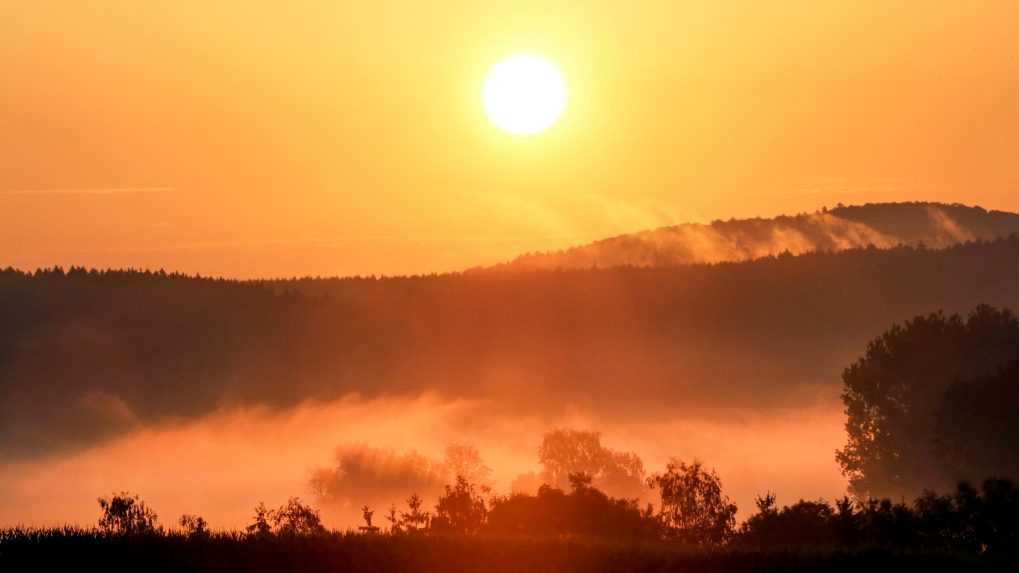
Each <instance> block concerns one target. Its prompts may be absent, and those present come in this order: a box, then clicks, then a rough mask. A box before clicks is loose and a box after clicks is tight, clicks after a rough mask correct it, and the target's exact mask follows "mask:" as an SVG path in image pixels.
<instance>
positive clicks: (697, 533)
mask: <svg viewBox="0 0 1019 573" xmlns="http://www.w3.org/2000/svg"><path fill="white" fill-rule="evenodd" d="M648 486H649V487H651V489H657V490H658V492H659V495H660V499H661V503H660V507H659V513H658V517H659V519H660V520H661V522H662V525H663V526H664V528H665V532H666V534H667V535H668V536H669V537H671V538H673V539H676V540H678V541H681V542H683V543H687V544H690V545H718V544H721V543H724V542H725V541H727V540H728V539H729V538H730V537H731V536H732V534H733V533H734V532H735V528H736V504H734V503H732V502H731V501H730V500H729V498H728V497H726V496H725V495H724V494H723V493H722V482H721V480H720V479H719V478H718V475H717V474H716V473H715V472H714V471H711V472H708V471H705V470H704V468H703V465H702V464H701V462H699V461H694V462H693V463H692V464H686V463H684V462H682V461H680V460H677V459H675V458H673V459H672V460H670V461H669V463H668V465H667V466H666V471H665V472H664V473H660V474H654V475H652V476H651V477H649V478H648Z"/></svg>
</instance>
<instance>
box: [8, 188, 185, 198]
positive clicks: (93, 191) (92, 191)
mask: <svg viewBox="0 0 1019 573" xmlns="http://www.w3.org/2000/svg"><path fill="white" fill-rule="evenodd" d="M174 190H175V188H173V187H92V188H79V189H8V190H6V191H0V194H2V195H40V196H42V195H120V194H125V193H166V192H170V191H174Z"/></svg>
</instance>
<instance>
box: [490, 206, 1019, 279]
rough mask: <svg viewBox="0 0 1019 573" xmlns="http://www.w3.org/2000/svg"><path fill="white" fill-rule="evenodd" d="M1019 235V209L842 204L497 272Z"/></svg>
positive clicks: (675, 229)
mask: <svg viewBox="0 0 1019 573" xmlns="http://www.w3.org/2000/svg"><path fill="white" fill-rule="evenodd" d="M1013 233H1019V214H1017V213H1010V212H1005V211H988V210H986V209H984V208H982V207H978V206H967V205H960V204H946V203H929V202H911V203H867V204H864V205H858V206H843V205H841V204H840V205H839V206H838V207H835V208H834V209H827V208H825V209H822V210H821V211H817V212H814V213H804V214H799V215H792V216H788V215H783V216H779V217H775V218H772V219H762V218H754V219H730V220H728V221H713V222H712V223H710V224H707V225H704V224H699V223H686V224H682V225H674V226H670V227H662V228H659V229H653V230H648V231H642V232H638V233H631V234H627V235H620V236H617V237H611V238H608V239H603V240H600V241H595V242H593V243H589V244H587V245H581V246H577V247H571V248H568V249H564V250H561V251H552V252H546V253H528V254H525V255H522V256H520V257H517V258H516V259H514V260H512V261H509V262H507V263H502V264H498V265H495V266H492V267H487V268H485V269H475V270H496V271H522V270H552V269H583V268H593V267H598V268H607V267H619V266H634V267H667V266H676V265H686V264H696V263H718V262H728V261H744V260H752V259H756V258H760V257H765V256H769V255H778V254H781V253H783V252H786V251H788V252H790V253H792V254H794V255H798V254H802V253H806V252H811V251H841V250H846V249H853V248H864V247H869V246H875V247H878V248H882V249H888V248H892V247H895V246H899V245H914V246H915V245H919V244H923V245H926V246H928V247H932V248H944V247H949V246H952V245H956V244H959V243H964V242H967V241H975V240H991V239H995V238H999V237H1006V236H1008V235H1011V234H1013Z"/></svg>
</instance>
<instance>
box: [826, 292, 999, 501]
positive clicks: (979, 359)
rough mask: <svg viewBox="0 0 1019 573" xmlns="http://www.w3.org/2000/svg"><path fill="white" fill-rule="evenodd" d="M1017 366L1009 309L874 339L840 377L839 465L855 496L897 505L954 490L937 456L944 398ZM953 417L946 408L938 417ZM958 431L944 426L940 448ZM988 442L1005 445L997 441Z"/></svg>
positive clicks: (920, 320) (934, 319)
mask: <svg viewBox="0 0 1019 573" xmlns="http://www.w3.org/2000/svg"><path fill="white" fill-rule="evenodd" d="M1015 360H1019V321H1017V320H1016V318H1015V316H1014V315H1013V314H1012V313H1011V312H1010V311H1008V310H998V309H995V308H992V307H989V306H985V305H984V306H979V307H977V309H976V310H974V311H973V312H972V313H971V314H970V315H969V317H968V318H967V319H966V320H963V319H962V318H961V317H960V316H959V315H951V316H945V315H944V314H942V313H937V314H931V315H928V316H919V317H916V318H914V319H913V320H910V321H908V322H906V323H905V325H898V324H896V325H893V326H892V328H891V329H889V330H888V331H887V332H885V333H884V334H882V335H881V336H880V337H878V338H876V339H874V340H873V341H871V342H870V344H869V345H868V346H867V351H866V354H865V355H864V357H863V358H861V359H860V360H858V361H856V362H855V363H853V364H852V365H850V366H849V367H848V368H847V369H846V370H845V371H844V372H843V374H842V380H843V383H844V390H843V394H842V400H843V403H844V404H845V411H846V415H847V419H846V433H847V435H848V441H847V443H846V446H845V447H844V448H842V449H841V450H839V451H838V452H837V453H836V459H837V461H838V463H839V465H840V466H841V467H842V471H843V473H844V474H845V475H846V477H848V478H849V483H850V490H851V491H852V492H853V494H854V495H856V496H857V497H858V498H860V499H864V498H868V497H875V496H889V497H892V498H895V499H900V498H903V497H912V496H913V495H916V494H918V493H920V491H922V490H924V489H927V488H939V487H948V486H950V485H951V484H953V483H954V481H955V479H956V477H957V476H953V475H952V472H951V471H950V470H948V469H947V468H946V466H945V456H944V455H942V453H941V452H939V450H938V443H939V431H938V428H937V417H938V416H937V414H938V411H939V409H940V407H941V405H942V404H943V403H944V398H945V395H946V392H947V391H948V390H949V388H950V386H952V385H953V384H960V385H964V386H960V388H959V389H958V393H960V394H963V395H965V394H967V393H968V392H969V391H970V386H971V384H970V381H972V380H974V379H978V378H980V377H983V376H987V375H988V374H990V373H993V372H995V371H996V370H998V369H999V368H1001V367H1002V366H1004V365H1007V364H1009V363H1011V362H1013V361H1015ZM989 411H990V410H989ZM955 414H956V412H953V411H952V410H951V408H949V411H947V412H943V413H942V417H943V418H944V419H951V417H952V416H953V415H955ZM960 415H962V416H964V417H965V416H967V415H969V414H960ZM977 415H979V414H977ZM956 431H957V430H956V429H955V428H953V427H951V425H950V424H943V425H942V428H941V432H940V441H941V443H942V444H948V445H950V446H951V445H952V444H953V440H955V439H956V438H959V437H961V436H960V435H959V434H957V433H956ZM976 431H977V433H978V434H979V433H980V430H979V429H977V430H976ZM985 437H986V439H988V440H991V441H998V442H997V443H999V444H1005V441H1004V440H1003V439H1002V437H1001V436H985ZM963 439H965V438H963ZM985 446H986V445H985V444H981V443H968V444H965V445H964V448H984V447H985ZM1006 447H1010V446H1006ZM958 450H959V448H956V447H954V446H952V447H951V448H950V450H949V451H950V452H957V451H958ZM951 455H955V454H951ZM983 477H986V476H980V479H982V478H983Z"/></svg>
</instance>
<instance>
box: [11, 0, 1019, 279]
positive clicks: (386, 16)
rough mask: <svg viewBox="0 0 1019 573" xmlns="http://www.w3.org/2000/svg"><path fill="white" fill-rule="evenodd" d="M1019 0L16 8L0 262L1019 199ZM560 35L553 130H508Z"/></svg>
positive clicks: (538, 234) (487, 251) (349, 245)
mask: <svg viewBox="0 0 1019 573" xmlns="http://www.w3.org/2000/svg"><path fill="white" fill-rule="evenodd" d="M1017 29H1019V3H1016V2H1014V1H1010V0H1002V1H990V0H988V1H973V0H969V1H936V0H929V1H924V2H915V1H906V0H902V1H896V0H880V1H878V0H872V1H868V0H860V1H855V2H848V1H840V2H834V1H823V0H802V1H791V0H787V1H783V2H757V1H746V2H735V1H727V2H719V1H717V0H704V1H661V2H652V1H636V0H634V1H629V2H622V1H617V2H608V1H604V2H595V1H591V2H577V1H573V0H571V1H558V0H537V1H531V0H512V1H511V0H487V1H484V2H481V1H477V2H467V1H461V0H441V1H440V0H432V1H428V2H425V1H410V0H405V1H401V2H397V1H382V0H375V1H372V2H342V1H335V0H334V1H321V2H318V1H310V0H308V1H298V0H294V1H290V2H252V1H249V0H193V1H192V0H173V1H171V0H167V1H157V0H153V1H147V2H136V1H132V0H122V1H112V0H95V1H92V2H80V1H77V0H66V1H53V0H35V1H32V2H5V3H2V4H0V71H2V74H3V89H0V134H3V136H4V137H2V138H0V245H2V247H0V265H2V266H6V265H8V264H10V265H14V266H18V267H22V268H33V267H36V266H41V265H52V264H62V265H70V264H85V265H90V266H144V267H165V268H167V269H176V270H182V271H185V272H192V273H193V272H201V273H203V274H216V275H227V276H268V275H272V276H277V275H293V274H351V273H361V274H368V273H389V274H392V273H409V272H426V271H432V270H438V271H443V270H455V269H460V268H464V267H468V266H472V265H475V264H482V263H492V262H495V261H498V260H501V259H504V258H508V257H511V256H513V255H515V254H518V253H520V252H523V251H529V250H538V249H547V248H558V247H562V246H565V245H568V244H571V243H575V242H581V241H587V240H591V239H594V238H599V237H603V236H607V235H612V234H618V233H622V232H627V231H632V230H637V229H642V228H646V227H652V226H658V225H664V224H669V223H675V222H684V221H706V220H710V219H712V218H728V217H730V216H754V215H774V214H778V213H781V212H797V211H804V210H814V209H816V208H819V207H821V206H822V205H826V204H827V205H831V204H834V203H836V202H838V201H842V202H846V203H858V202H863V201H890V200H907V199H931V200H942V201H959V202H965V203H968V204H974V203H976V204H982V205H984V206H986V207H993V208H1002V209H1010V210H1019V164H1017V159H1019V106H1017V104H1016V102H1017V101H1019V41H1017V40H1016V36H1015V30H1017ZM521 51H528V52H537V53H540V54H543V55H544V56H546V57H547V58H549V59H551V60H553V61H555V62H556V63H557V64H558V65H559V67H560V68H561V70H562V71H563V74H564V75H565V77H566V81H567V84H568V88H569V92H570V100H569V104H568V106H567V109H566V113H565V115H564V117H563V118H562V120H561V121H560V123H559V124H558V125H556V126H555V127H554V128H553V129H551V130H550V131H548V132H545V133H542V134H540V135H537V136H534V137H531V138H524V139H520V138H513V137H509V136H506V135H504V134H502V133H501V132H499V131H497V130H496V129H495V128H493V127H491V126H490V125H489V124H488V123H487V121H486V120H485V117H484V114H483V111H482V109H481V105H480V102H479V90H480V87H481V82H482V80H483V76H484V73H485V71H486V69H487V68H488V67H489V66H490V65H491V64H493V63H494V62H495V61H497V60H498V59H499V58H501V57H503V56H505V55H509V54H512V53H515V52H521Z"/></svg>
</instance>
